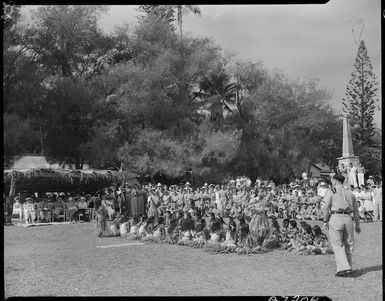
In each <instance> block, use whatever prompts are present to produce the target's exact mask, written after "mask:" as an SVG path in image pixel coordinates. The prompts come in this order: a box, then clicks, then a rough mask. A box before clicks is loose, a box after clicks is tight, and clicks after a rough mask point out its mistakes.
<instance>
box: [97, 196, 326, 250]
mask: <svg viewBox="0 0 385 301" xmlns="http://www.w3.org/2000/svg"><path fill="white" fill-rule="evenodd" d="M106 236H121V237H125V238H128V239H138V240H142V241H152V242H156V243H169V244H177V245H181V246H189V247H194V248H203V249H204V250H206V251H208V252H210V253H237V254H251V253H265V252H268V251H271V250H274V249H286V250H287V251H289V252H293V253H296V254H302V255H312V254H313V255H317V254H328V253H332V250H331V248H330V245H329V242H328V239H327V236H326V235H325V234H324V233H323V232H322V230H321V228H320V227H319V226H317V225H316V226H313V227H311V226H310V225H309V224H308V223H306V222H304V221H302V222H300V224H299V225H297V222H296V221H295V220H289V219H284V220H283V223H282V226H280V225H279V223H278V221H277V220H276V218H274V217H272V218H268V217H267V215H266V214H265V211H264V207H263V203H261V204H259V206H257V207H256V210H255V211H254V213H253V215H252V216H243V215H240V216H238V217H237V218H236V219H234V218H233V217H229V218H228V219H227V221H226V222H225V221H224V220H223V218H222V217H220V216H216V215H215V214H213V213H211V214H210V216H209V217H208V218H201V219H196V218H195V217H193V216H192V214H191V212H189V211H185V212H183V211H178V212H174V213H172V212H170V211H167V212H166V214H165V216H163V213H162V212H160V214H159V216H158V217H157V219H156V218H155V217H154V216H146V215H142V216H135V217H134V218H133V220H129V219H128V218H127V217H126V216H119V215H118V216H117V217H116V219H115V220H114V221H112V222H111V224H110V225H109V230H108V233H107V234H106V235H102V236H100V237H106Z"/></svg>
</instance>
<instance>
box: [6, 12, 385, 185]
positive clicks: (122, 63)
mask: <svg viewBox="0 0 385 301" xmlns="http://www.w3.org/2000/svg"><path fill="white" fill-rule="evenodd" d="M185 9H187V10H191V11H192V12H197V10H195V8H194V7H192V6H191V7H186V8H185ZM140 11H141V13H142V15H141V17H140V20H139V22H138V24H137V26H136V27H132V28H131V27H129V26H127V25H122V26H119V27H117V28H116V29H115V31H114V32H113V33H111V34H106V33H103V32H102V31H101V29H100V28H99V26H98V20H99V18H100V17H101V16H102V15H103V13H105V12H106V8H105V7H99V6H93V7H90V6H42V7H40V8H39V9H38V10H37V11H36V12H35V13H34V14H33V15H34V19H33V22H32V23H27V24H26V23H23V22H22V20H21V19H22V18H21V15H20V8H18V7H15V8H14V10H9V14H8V15H7V16H8V18H7V20H6V23H5V27H4V34H5V35H4V36H5V40H4V41H5V43H4V46H3V50H4V56H3V63H4V71H3V72H4V73H3V75H4V82H3V88H4V138H5V139H4V155H5V158H7V160H8V161H10V158H12V157H13V156H15V155H23V154H27V153H35V154H43V155H46V156H48V157H49V158H51V159H53V160H56V161H58V162H66V163H71V164H73V165H74V166H76V167H77V168H82V166H83V164H84V163H88V164H89V165H91V166H92V167H93V168H116V169H118V168H120V166H121V164H122V163H123V166H124V168H126V169H130V170H133V171H136V172H138V173H140V174H143V175H145V174H148V175H150V177H152V178H154V177H156V176H157V175H162V176H164V177H167V178H168V179H171V180H172V179H175V180H176V179H183V178H185V177H186V176H187V175H189V179H192V180H193V181H194V183H196V184H199V183H202V181H204V180H205V181H212V182H219V181H220V180H221V179H223V178H224V177H226V176H229V175H235V174H237V175H239V174H244V175H248V176H249V177H251V178H252V179H253V178H255V177H257V176H262V177H265V178H273V179H275V180H276V181H277V182H278V183H279V182H283V181H284V182H287V181H289V180H291V178H292V177H293V176H294V175H295V174H297V173H298V172H300V171H303V170H304V169H306V168H307V167H308V166H309V164H310V162H317V161H323V162H325V163H327V164H329V165H331V166H335V165H336V158H337V157H339V156H340V155H341V146H342V141H341V139H342V121H341V120H340V119H339V116H337V115H336V114H335V113H334V112H333V111H332V110H331V109H330V107H329V106H328V105H327V100H328V99H329V97H330V95H329V94H328V93H327V92H326V91H324V90H322V89H320V88H319V86H318V82H317V80H309V81H302V82H301V81H298V80H297V81H295V80H291V79H289V78H287V76H285V75H284V74H282V73H279V72H272V71H269V70H267V69H266V68H265V67H264V65H263V63H262V62H244V61H237V60H236V58H235V57H234V55H231V54H230V55H229V53H227V52H226V51H224V50H223V49H221V47H220V46H219V45H217V44H216V43H215V41H213V40H212V39H208V38H205V37H198V38H191V37H186V36H183V40H182V38H181V25H182V19H179V18H181V17H182V13H183V7H181V6H166V5H165V6H163V5H159V6H141V7H140ZM175 21H177V25H179V26H180V27H179V29H180V32H179V33H178V32H176V27H175V26H173V23H174V22H175ZM379 135H380V134H379ZM373 137H374V138H373V139H374V140H375V141H377V142H378V141H380V140H381V139H379V138H378V137H379V136H378V135H374V136H373ZM380 147H381V145H380V144H378V143H377V144H372V145H370V148H366V149H364V146H362V147H360V149H359V152H360V153H361V154H362V156H363V158H364V157H365V156H366V157H365V159H363V161H364V164H367V168H368V169H369V170H370V172H373V173H374V172H375V171H376V165H375V164H374V161H375V160H378V159H379V158H380V156H381V154H380V152H379V151H378V150H379V149H380Z"/></svg>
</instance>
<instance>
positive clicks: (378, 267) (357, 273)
mask: <svg viewBox="0 0 385 301" xmlns="http://www.w3.org/2000/svg"><path fill="white" fill-rule="evenodd" d="M380 270H382V264H381V265H376V266H372V267H367V268H362V269H357V270H353V271H352V272H351V273H349V274H348V275H347V276H346V277H348V278H357V277H360V276H362V275H364V274H366V273H369V272H374V271H380Z"/></svg>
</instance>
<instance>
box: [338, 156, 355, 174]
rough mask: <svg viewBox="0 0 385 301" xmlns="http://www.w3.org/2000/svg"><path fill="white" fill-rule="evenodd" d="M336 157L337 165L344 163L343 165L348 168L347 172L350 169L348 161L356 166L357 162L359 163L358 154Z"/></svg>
mask: <svg viewBox="0 0 385 301" xmlns="http://www.w3.org/2000/svg"><path fill="white" fill-rule="evenodd" d="M337 159H338V166H341V164H343V165H345V167H346V168H347V169H348V172H349V171H350V163H353V166H354V167H356V168H358V163H360V159H359V157H358V156H352V157H340V158H337Z"/></svg>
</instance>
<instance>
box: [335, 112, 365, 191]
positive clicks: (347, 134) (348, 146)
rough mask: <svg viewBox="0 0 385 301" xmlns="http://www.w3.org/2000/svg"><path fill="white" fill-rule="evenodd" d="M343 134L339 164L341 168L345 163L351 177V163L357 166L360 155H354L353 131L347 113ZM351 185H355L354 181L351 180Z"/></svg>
mask: <svg viewBox="0 0 385 301" xmlns="http://www.w3.org/2000/svg"><path fill="white" fill-rule="evenodd" d="M342 135H343V136H342V157H340V158H338V166H339V167H340V168H341V164H344V166H345V168H346V171H347V175H348V178H349V173H350V163H352V164H353V166H354V167H356V168H357V167H358V163H359V162H360V159H359V158H358V156H355V155H354V150H353V140H352V131H351V129H350V122H349V118H348V117H347V116H346V115H345V116H344V117H343V134H342ZM349 185H353V183H350V181H349Z"/></svg>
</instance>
